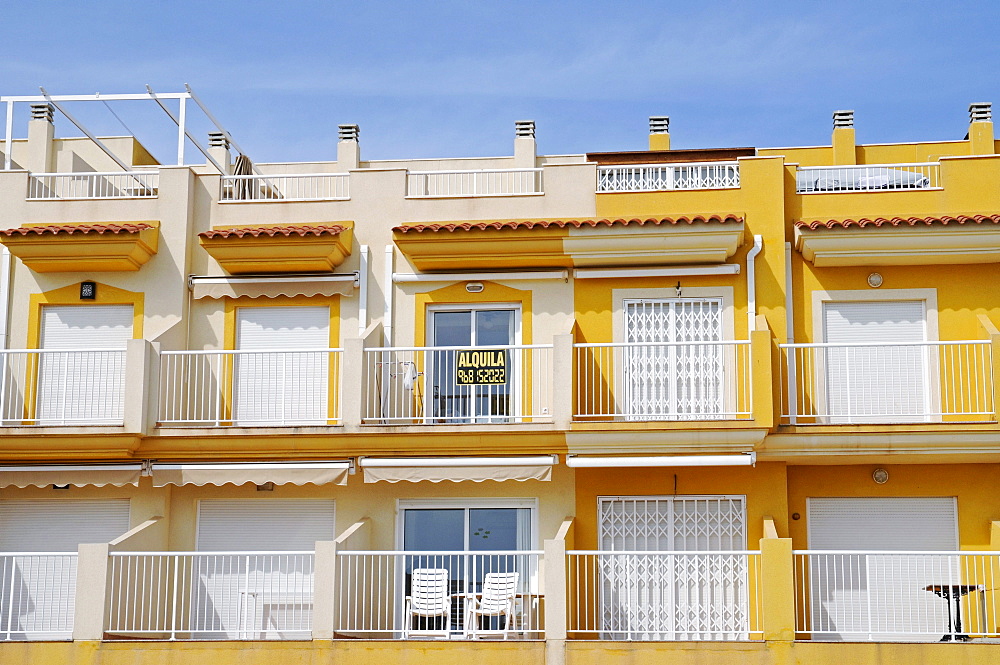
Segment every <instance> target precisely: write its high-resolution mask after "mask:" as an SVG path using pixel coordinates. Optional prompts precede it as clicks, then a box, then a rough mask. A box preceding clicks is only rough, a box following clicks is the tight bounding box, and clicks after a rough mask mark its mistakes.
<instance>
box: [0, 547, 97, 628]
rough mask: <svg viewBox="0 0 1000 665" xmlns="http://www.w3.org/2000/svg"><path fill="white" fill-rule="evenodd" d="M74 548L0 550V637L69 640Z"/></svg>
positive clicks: (74, 572)
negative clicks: (16, 551) (25, 550)
mask: <svg viewBox="0 0 1000 665" xmlns="http://www.w3.org/2000/svg"><path fill="white" fill-rule="evenodd" d="M77 558H78V555H77V553H76V552H65V553H25V554H20V553H4V554H0V603H2V605H0V608H2V609H0V641H3V642H9V641H50V640H69V639H72V635H73V614H74V611H75V605H76V580H77V574H76V573H77Z"/></svg>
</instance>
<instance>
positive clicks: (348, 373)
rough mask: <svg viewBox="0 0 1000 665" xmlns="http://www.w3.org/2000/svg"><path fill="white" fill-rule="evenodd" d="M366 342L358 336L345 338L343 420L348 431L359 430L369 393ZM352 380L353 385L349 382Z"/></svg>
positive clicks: (341, 389)
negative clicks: (365, 382) (366, 381)
mask: <svg viewBox="0 0 1000 665" xmlns="http://www.w3.org/2000/svg"><path fill="white" fill-rule="evenodd" d="M365 374H366V373H365V344H364V340H363V339H361V338H358V337H350V338H347V339H345V340H344V358H343V363H342V364H341V372H340V394H341V405H342V406H341V408H342V409H343V411H342V412H341V418H342V420H341V422H342V423H343V424H344V428H345V429H346V430H348V431H357V430H358V429H359V428H360V427H361V417H362V414H363V408H364V404H365V400H366V399H367V397H368V396H367V395H366V394H365V391H366V390H367V386H365V385H364V377H365ZM348 381H350V382H351V385H348V384H347V382H348Z"/></svg>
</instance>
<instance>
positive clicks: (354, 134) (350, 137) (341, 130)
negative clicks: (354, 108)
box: [337, 125, 361, 141]
mask: <svg viewBox="0 0 1000 665" xmlns="http://www.w3.org/2000/svg"><path fill="white" fill-rule="evenodd" d="M337 129H338V132H337V135H338V136H339V137H340V140H341V141H357V140H358V138H359V137H360V136H361V128H360V127H358V126H357V125H340V126H339V127H338V128H337Z"/></svg>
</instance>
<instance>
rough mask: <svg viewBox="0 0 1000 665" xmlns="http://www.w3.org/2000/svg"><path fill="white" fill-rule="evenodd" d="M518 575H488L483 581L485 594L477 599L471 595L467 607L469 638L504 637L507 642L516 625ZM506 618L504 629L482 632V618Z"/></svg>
mask: <svg viewBox="0 0 1000 665" xmlns="http://www.w3.org/2000/svg"><path fill="white" fill-rule="evenodd" d="M517 580H518V573H487V574H486V577H485V579H483V592H482V594H481V595H480V596H479V598H477V597H476V596H475V595H470V596H469V597H468V599H467V600H466V606H465V630H466V631H467V632H468V635H469V637H471V638H472V639H476V638H477V637H479V636H480V635H503V638H504V639H505V640H506V639H507V635H508V634H509V633H510V630H511V628H512V627H513V625H514V598H515V597H516V596H517ZM500 616H502V617H504V619H503V628H500V629H499V630H481V629H480V628H479V618H480V617H500Z"/></svg>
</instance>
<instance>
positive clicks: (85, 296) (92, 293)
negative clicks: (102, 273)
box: [80, 282, 97, 300]
mask: <svg viewBox="0 0 1000 665" xmlns="http://www.w3.org/2000/svg"><path fill="white" fill-rule="evenodd" d="M96 299H97V282H80V300H96Z"/></svg>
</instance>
